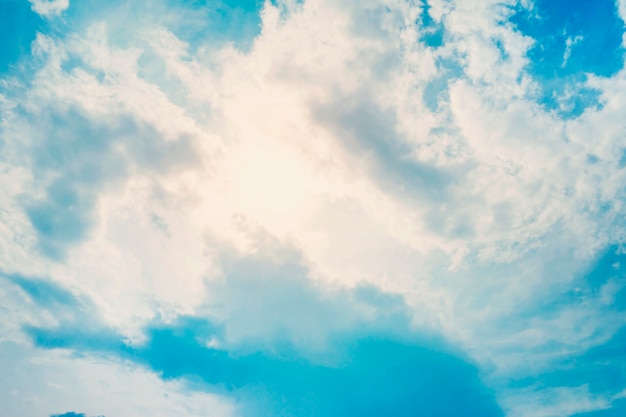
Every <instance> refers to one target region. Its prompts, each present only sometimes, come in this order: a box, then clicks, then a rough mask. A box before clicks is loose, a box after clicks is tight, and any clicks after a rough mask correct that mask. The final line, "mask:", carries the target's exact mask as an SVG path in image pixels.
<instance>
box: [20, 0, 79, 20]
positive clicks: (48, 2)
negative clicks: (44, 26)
mask: <svg viewBox="0 0 626 417" xmlns="http://www.w3.org/2000/svg"><path fill="white" fill-rule="evenodd" d="M29 1H30V4H31V7H32V9H33V11H34V12H35V13H37V14H39V15H41V16H44V17H47V18H50V17H54V16H58V15H60V14H61V13H62V12H63V11H64V10H66V9H67V8H68V7H70V0H29Z"/></svg>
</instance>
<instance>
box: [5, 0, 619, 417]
mask: <svg viewBox="0 0 626 417" xmlns="http://www.w3.org/2000/svg"><path fill="white" fill-rule="evenodd" d="M226 3H228V2H225V3H224V4H220V5H219V6H211V7H209V6H207V7H200V8H199V9H194V10H192V9H191V8H187V6H178V7H173V6H172V5H170V4H168V3H166V2H159V1H153V2H151V3H150V6H151V7H147V8H146V9H145V10H143V9H142V10H138V9H136V8H134V7H132V6H131V5H129V4H124V3H117V2H112V3H110V4H108V5H99V6H97V7H98V11H97V13H95V12H94V15H91V14H90V13H88V12H87V11H85V9H81V10H80V13H78V12H75V14H72V15H71V16H69V17H68V23H67V25H68V27H69V32H68V33H64V32H63V33H55V32H53V31H51V33H40V34H38V35H37V37H36V40H35V41H34V42H33V44H32V57H31V58H30V61H28V62H27V63H25V64H23V65H24V67H23V69H24V71H23V72H21V73H17V72H14V73H13V74H12V75H6V76H5V77H4V78H3V81H2V90H0V91H1V95H0V111H1V114H2V118H1V119H0V120H1V123H2V125H1V129H2V159H0V169H1V172H2V183H3V185H4V184H6V186H3V187H2V188H1V189H0V201H1V202H2V203H1V204H2V207H3V210H0V219H2V221H1V222H0V228H2V229H1V230H2V234H1V235H2V238H0V249H1V250H2V251H1V252H0V265H2V269H3V271H4V273H5V275H7V276H13V277H15V276H21V277H26V276H39V277H49V279H50V280H51V281H53V282H54V283H56V284H57V285H60V286H62V287H64V288H66V289H68V290H69V291H70V292H71V293H72V294H75V295H79V296H80V297H84V299H85V300H88V302H87V301H85V303H86V304H85V305H89V306H91V307H89V308H90V309H93V312H90V313H89V314H90V317H94V320H95V321H97V322H98V323H101V325H103V326H105V327H106V328H108V329H113V330H112V331H113V332H114V333H115V334H120V335H122V336H123V337H124V338H126V339H127V340H129V341H130V344H131V345H135V346H141V343H146V340H147V338H148V336H147V335H146V330H145V329H146V326H148V324H149V323H153V322H154V321H163V322H165V323H170V322H175V320H176V318H177V317H180V316H182V315H185V316H197V317H205V318H211V319H212V320H214V321H216V322H219V323H220V324H221V325H223V326H224V329H226V337H225V338H224V339H223V340H222V341H221V343H222V344H224V346H225V347H224V346H223V347H224V348H226V347H228V348H232V349H238V348H241V346H242V345H243V344H245V345H251V346H257V347H259V348H260V347H261V346H263V347H264V348H268V346H274V343H275V342H276V340H279V339H281V338H285V337H286V338H287V339H288V340H290V343H293V344H295V345H296V346H298V349H299V350H301V351H305V352H308V353H311V351H315V352H317V353H319V351H320V350H323V349H328V348H329V347H328V344H327V342H328V340H331V339H332V337H331V336H332V335H333V334H337V333H342V332H348V333H349V332H350V331H351V329H353V328H354V327H356V326H360V325H361V324H362V323H364V322H368V320H374V317H376V314H382V315H384V313H382V312H381V311H385V310H387V313H388V314H389V315H391V316H393V314H395V312H397V309H398V308H400V307H401V308H403V309H404V308H406V309H407V312H406V313H403V317H406V320H407V321H408V322H409V323H410V326H409V327H408V329H410V330H407V331H417V330H418V329H419V331H420V332H423V331H434V332H437V333H440V334H443V335H444V336H445V337H446V338H448V339H449V340H451V341H453V342H454V343H456V344H458V345H459V346H461V347H462V348H463V349H465V350H466V351H467V352H468V354H469V355H470V356H471V357H472V358H473V360H476V361H478V363H479V364H480V365H481V367H482V368H481V371H482V372H483V376H484V378H485V380H486V381H487V382H488V383H489V384H491V385H492V387H493V388H494V389H496V391H497V393H498V394H499V395H501V397H499V398H501V399H502V402H503V403H505V404H506V405H507V407H508V409H509V411H510V413H511V415H525V414H524V413H526V412H527V411H528V410H526V409H524V408H523V407H522V405H520V404H522V403H523V401H522V402H520V401H517V400H510V398H518V397H515V395H513V394H511V392H512V390H513V388H511V387H510V384H509V382H510V380H515V379H523V378H531V379H532V378H539V377H540V376H541V375H542V374H543V373H544V372H548V371H549V370H551V369H553V367H555V366H556V367H559V366H561V364H562V362H563V361H565V360H568V359H569V358H572V357H577V355H582V354H584V352H586V351H587V350H589V349H590V348H593V347H594V346H599V345H600V346H601V345H603V344H605V343H609V342H610V341H611V340H612V339H611V338H612V337H614V335H615V334H617V333H618V331H619V329H620V327H621V326H622V325H623V323H624V318H623V314H622V309H621V307H619V300H620V299H621V298H620V297H621V290H622V287H623V284H624V280H623V274H622V273H621V269H620V268H619V267H615V268H613V267H612V266H611V268H612V269H611V268H607V267H606V266H607V265H613V264H616V265H619V263H620V262H621V257H622V255H621V246H620V245H621V244H622V243H623V239H624V238H623V237H624V232H625V230H624V222H623V209H624V208H623V201H624V197H623V196H624V191H625V190H624V186H623V184H625V181H624V179H625V178H624V175H626V174H625V172H626V171H624V169H623V167H624V147H623V121H622V119H623V108H622V107H623V106H622V104H623V102H624V97H623V96H624V91H626V90H625V89H624V84H625V80H626V75H625V74H626V72H624V70H623V68H621V66H623V65H622V64H623V62H622V60H621V58H619V56H621V55H620V54H622V53H623V50H621V49H617V50H616V51H615V54H616V56H617V58H615V59H614V60H610V62H609V64H607V65H608V66H607V68H609V67H610V68H609V69H606V70H605V68H601V69H598V68H595V67H593V66H591V65H589V66H584V65H583V64H584V62H589V61H594V60H593V56H592V55H585V54H587V53H590V52H589V51H590V49H589V48H591V47H592V46H593V45H591V47H590V46H589V45H590V44H588V43H586V42H587V39H593V33H594V32H593V30H600V29H598V28H597V27H594V26H592V25H591V23H589V25H590V26H585V27H584V30H585V31H587V32H585V33H583V34H578V32H576V31H575V30H574V29H572V26H571V22H570V21H569V20H568V19H570V18H572V17H571V16H575V13H578V12H581V13H582V12H584V10H583V9H580V7H582V6H580V7H579V6H576V7H578V8H576V7H573V8H572V14H571V16H570V14H567V13H565V14H563V15H562V16H561V20H558V21H556V20H555V21H554V22H553V24H554V26H553V27H554V28H561V27H563V28H565V29H563V30H569V31H570V32H571V33H569V32H568V33H567V35H568V36H569V37H567V36H566V37H564V38H563V39H562V40H563V45H562V46H563V48H564V49H563V51H562V52H563V54H566V55H567V58H566V59H564V60H563V59H562V58H563V57H564V56H565V55H563V54H561V56H559V60H558V65H559V66H560V65H562V66H563V68H561V69H558V70H555V71H554V74H553V75H552V76H550V77H551V78H550V77H548V75H546V73H545V71H547V70H546V68H545V67H542V66H541V65H543V64H541V65H540V64H537V62H540V60H539V58H540V57H539V58H538V55H537V54H540V52H537V51H540V50H539V49H536V48H537V45H541V44H542V42H547V41H546V39H547V36H548V35H549V34H548V35H546V34H545V33H544V32H539V31H533V30H531V29H529V28H530V27H531V26H530V23H528V22H533V21H534V20H532V19H534V17H533V16H540V17H541V14H542V13H544V14H545V13H547V12H548V11H550V10H551V9H549V7H548V6H546V5H545V4H544V2H541V1H539V2H535V3H536V4H534V5H533V4H531V3H526V2H512V1H511V2H507V1H489V2H467V1H464V2H443V1H434V0H433V1H431V2H428V3H426V2H424V3H413V2H405V1H395V0H386V1H374V0H371V1H366V2H359V3H354V2H347V1H346V2H344V1H340V2H336V1H325V0H308V1H305V2H303V3H300V2H291V1H284V2H277V3H272V2H266V3H265V4H264V5H262V7H260V8H259V9H258V10H257V9H255V8H254V7H250V6H251V4H247V3H245V4H243V3H242V4H241V5H234V4H230V3H228V4H226ZM67 6H68V3H67V2H65V3H64V2H33V10H35V11H36V12H37V13H39V14H42V15H47V16H52V15H54V14H58V13H60V11H62V10H64V9H65V8H67ZM74 7H83V8H84V7H86V6H84V5H83V6H79V5H77V6H74V5H72V8H74ZM94 7H95V6H94ZM220 7H222V8H223V10H227V11H228V13H225V15H228V16H230V18H231V19H232V21H230V22H226V20H224V21H220V20H219V19H218V18H217V17H216V16H218V15H219V13H217V11H219V10H222V9H220ZM589 7H591V6H589ZM579 9H580V10H579ZM613 9H615V10H613ZM622 9H623V7H622V6H620V8H619V9H618V8H611V9H610V10H609V9H608V8H607V9H606V10H604V9H602V10H603V13H604V12H607V13H609V12H611V11H612V13H613V15H614V21H611V27H618V26H619V25H623V22H622V21H621V20H620V19H619V18H618V15H617V14H616V13H617V10H622ZM70 10H71V9H70ZM609 14H610V13H609ZM622 16H623V13H622ZM205 18H206V22H207V23H203V22H205V20H203V19H205ZM225 19H226V18H225ZM184 22H189V24H188V26H185V23H184ZM233 22H236V23H233ZM242 22H246V23H245V25H244V23H242ZM416 22H417V23H416ZM585 22H586V21H585ZM131 23H132V24H131ZM233 24H234V25H239V26H241V27H243V26H245V27H248V28H250V30H249V31H247V32H246V33H248V36H249V37H250V38H249V39H247V40H245V39H244V40H242V39H234V38H233V40H232V41H231V42H228V41H224V39H223V38H219V37H217V35H216V34H215V33H214V32H211V27H213V28H214V31H217V29H218V28H220V27H227V26H229V25H233ZM256 24H258V25H259V26H258V27H256V29H255V25H256ZM585 24H587V23H585ZM211 25H213V26H211ZM559 25H560V26H559ZM546 30H547V29H546ZM559 30H560V29H559ZM581 30H582V29H581ZM574 32H575V33H574ZM609 32H610V33H609ZM614 35H615V36H621V34H619V33H618V34H617V35H616V33H613V32H612V31H607V34H606V36H608V37H609V38H610V39H609V38H607V39H608V40H609V41H610V42H608V43H607V44H610V45H612V44H613V43H615V42H614V41H615V39H614V38H615V36H614ZM559 36H560V35H559ZM576 36H581V38H580V39H582V40H580V42H578V43H576V44H574V43H573V41H571V42H570V43H569V44H568V43H567V39H570V40H572V39H578V38H576ZM603 36H604V35H603ZM559 39H560V38H559ZM555 42H556V41H555ZM618 44H619V42H618V43H616V45H618ZM546 45H548V44H546ZM550 45H551V46H550ZM550 45H548V46H550V47H553V48H554V51H557V50H558V51H560V49H558V48H559V47H557V46H558V45H557V46H554V45H552V44H550ZM555 45H556V43H555ZM568 45H569V46H568ZM548 46H546V48H547V47H548ZM567 48H569V49H567ZM589 57H591V58H589ZM587 58H589V59H587ZM541 62H543V61H541ZM594 62H595V61H594ZM581 63H582V64H581ZM559 68H560V67H559ZM588 93H589V94H588ZM580 97H586V98H585V99H584V100H582V99H579V98H580ZM605 255H606V256H605ZM276 265H279V266H280V267H277V266H276ZM594 274H595V275H594ZM596 275H601V276H602V278H597V279H595V281H594V279H591V278H590V277H593V276H596ZM9 281H10V280H9ZM13 281H15V280H13ZM3 282H4V281H3ZM7 282H8V281H7ZM20 282H21V281H20ZM303 282H304V283H305V284H303ZM11 285H15V283H13V284H11ZM21 288H22V290H21V291H25V290H24V286H22V287H21ZM360 288H374V289H375V291H374V293H375V294H379V293H380V294H386V295H385V297H390V298H389V299H390V300H394V301H392V302H389V303H387V304H384V306H377V307H372V306H371V305H363V304H362V303H361V302H360V301H359V300H358V297H356V298H355V297H353V296H351V295H350V294H353V291H358V289H360ZM0 289H1V290H2V293H0V294H2V297H3V299H5V298H6V299H7V300H8V299H10V298H11V297H12V296H11V294H14V292H15V291H17V290H16V289H15V288H13V287H10V286H9V284H7V285H5V286H4V287H0ZM317 291H321V293H322V294H326V295H327V296H328V297H330V298H331V299H336V298H342V299H343V300H344V303H345V304H347V306H346V307H345V308H344V307H342V308H340V307H338V305H339V304H341V303H339V302H332V303H331V302H328V301H327V300H324V299H319V298H317V296H313V295H312V294H317ZM366 304H367V303H366ZM6 306H7V307H5V310H7V317H14V318H15V319H11V320H6V322H5V321H3V322H2V323H3V324H2V326H3V328H6V329H8V330H10V331H8V330H7V331H6V332H5V334H7V335H10V336H6V337H9V338H14V339H21V336H20V328H21V326H25V325H29V326H31V327H32V326H39V327H45V326H49V325H53V324H54V323H55V322H56V323H57V324H58V322H59V320H60V319H59V318H58V317H57V315H58V314H60V313H59V312H58V311H56V310H54V311H52V312H50V310H49V308H48V307H45V306H44V307H45V308H43V310H44V313H41V314H40V313H37V311H39V310H37V309H36V308H33V309H32V311H25V310H28V309H24V308H23V307H22V306H20V305H18V304H16V303H9V302H7V304H6ZM276 306H280V307H279V308H278V307H276ZM399 306H400V307H399ZM38 308H39V307H38ZM372 309H374V310H375V311H376V314H373V313H372ZM45 311H48V312H47V313H46V312H45ZM64 311H65V310H64ZM90 311H91V310H90ZM402 311H404V310H402ZM64 314H65V313H64ZM316 314H317V316H316ZM394 317H396V316H394ZM96 318H97V320H96ZM607 318H609V319H610V320H608V321H609V322H610V323H611V324H610V325H607ZM381 326H383V327H385V326H387V327H389V328H392V327H393V320H389V321H386V322H385V324H384V325H381ZM148 339H149V338H148ZM579 387H584V384H580V385H579ZM622 388H623V387H621V388H620V390H621V389H622ZM524 389H525V390H526V391H524V392H527V393H528V392H531V391H529V390H530V388H527V387H526V388H524ZM550 389H551V390H552V391H550V392H558V393H562V394H563V395H562V397H563V398H565V399H564V400H563V401H561V402H558V404H557V403H556V402H555V403H554V404H551V405H549V406H548V405H544V406H541V407H543V409H544V411H542V412H543V413H544V414H541V413H542V412H540V411H536V415H551V414H549V413H548V411H545V410H556V411H549V412H550V413H553V414H554V413H556V414H558V413H562V414H567V413H570V414H571V413H574V412H582V411H585V410H587V411H588V410H592V409H593V408H594V407H595V408H606V407H609V405H607V404H610V401H609V400H606V398H612V397H611V396H612V395H616V394H615V392H613V391H611V392H609V393H604V394H602V395H600V394H596V393H594V394H593V395H591V394H590V395H591V397H593V398H592V399H591V400H589V401H588V402H587V403H585V404H587V405H584V404H583V405H584V406H581V407H578V408H575V407H574V408H572V407H573V406H572V407H570V408H567V407H565V406H563V407H565V408H563V409H560V408H559V407H561V405H559V404H566V403H568V400H567V398H569V397H567V396H568V395H569V394H567V393H568V392H570V391H568V390H565V389H563V390H561V388H559V387H558V384H555V386H553V387H551V388H550ZM576 389H579V390H582V389H583V388H576ZM513 391H514V390H513ZM539 391H540V390H538V392H539ZM533 392H534V391H533ZM546 392H547V391H546ZM546 392H540V393H539V394H537V395H539V396H540V397H541V396H543V395H547V396H548V397H550V396H551V395H550V394H547V393H546ZM520 395H521V394H520ZM524 395H526V394H524ZM528 395H530V394H528ZM533 395H534V394H533ZM603 395H604V396H603ZM541 398H543V397H541ZM598 398H603V400H598ZM533 401H534V400H533ZM607 401H609V402H608V403H607ZM534 402H535V403H536V402H537V401H534ZM538 402H539V403H541V401H538ZM516 407H518V408H516ZM519 407H522V408H519ZM541 407H540V408H541ZM585 407H586V408H585ZM67 409H76V410H78V408H76V407H73V408H72V407H70V408H67ZM81 410H82V409H81ZM524 410H526V411H524ZM558 410H561V411H558ZM568 410H569V411H568ZM85 411H87V409H85ZM94 412H96V413H101V411H97V410H96V411H94ZM528 412H529V413H530V411H528ZM533 412H535V411H533ZM546 413H548V414H546ZM556 414H555V415H556ZM107 415H108V414H107Z"/></svg>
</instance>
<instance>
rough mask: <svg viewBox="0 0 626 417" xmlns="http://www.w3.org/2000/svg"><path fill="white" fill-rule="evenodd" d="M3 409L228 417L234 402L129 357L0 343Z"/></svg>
mask: <svg viewBox="0 0 626 417" xmlns="http://www.w3.org/2000/svg"><path fill="white" fill-rule="evenodd" d="M0 353H1V354H0V364H1V365H2V369H3V373H4V374H5V375H10V378H3V379H2V381H1V382H0V401H1V402H2V407H3V413H6V414H7V415H15V416H48V415H50V414H63V413H66V412H70V411H74V412H76V413H85V415H88V416H101V415H104V416H107V417H144V416H146V415H149V416H154V417H169V416H172V415H178V416H183V415H184V416H189V417H208V416H211V417H213V416H215V417H229V416H233V415H236V414H235V404H233V403H231V402H230V401H228V400H225V399H223V398H222V397H220V396H218V395H215V394H208V393H202V392H194V391H189V389H188V388H187V387H186V386H185V384H184V383H183V382H181V381H177V380H171V381H167V382H166V381H163V380H162V379H160V378H159V376H158V375H156V374H155V373H152V372H149V371H146V370H144V369H141V368H138V367H136V366H133V365H131V364H128V363H123V362H112V361H108V360H104V359H100V358H96V357H80V358H76V357H71V356H69V355H68V354H66V353H63V352H61V351H49V350H48V351H41V350H37V349H31V348H29V347H27V346H24V345H18V344H13V343H0Z"/></svg>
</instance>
